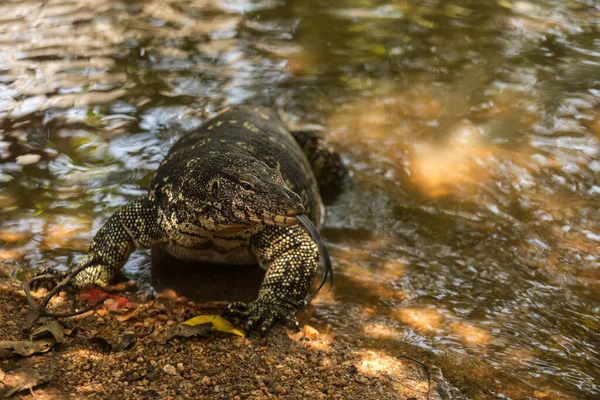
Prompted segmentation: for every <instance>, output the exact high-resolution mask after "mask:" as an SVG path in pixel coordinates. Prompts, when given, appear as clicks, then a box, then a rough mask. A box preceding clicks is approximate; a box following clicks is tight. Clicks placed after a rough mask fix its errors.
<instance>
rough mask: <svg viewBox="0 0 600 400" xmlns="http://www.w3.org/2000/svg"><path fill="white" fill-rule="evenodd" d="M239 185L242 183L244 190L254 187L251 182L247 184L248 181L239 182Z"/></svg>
mask: <svg viewBox="0 0 600 400" xmlns="http://www.w3.org/2000/svg"><path fill="white" fill-rule="evenodd" d="M240 185H242V188H244V190H252V189H254V187H253V186H252V185H251V184H249V183H248V182H240Z"/></svg>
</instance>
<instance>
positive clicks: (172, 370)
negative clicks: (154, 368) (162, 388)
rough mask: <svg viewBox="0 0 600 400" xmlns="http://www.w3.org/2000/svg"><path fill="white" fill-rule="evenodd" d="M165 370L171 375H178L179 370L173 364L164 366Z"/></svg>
mask: <svg viewBox="0 0 600 400" xmlns="http://www.w3.org/2000/svg"><path fill="white" fill-rule="evenodd" d="M163 371H165V372H166V373H167V374H169V375H177V370H176V369H175V367H174V366H172V365H171V364H167V365H165V366H164V367H163Z"/></svg>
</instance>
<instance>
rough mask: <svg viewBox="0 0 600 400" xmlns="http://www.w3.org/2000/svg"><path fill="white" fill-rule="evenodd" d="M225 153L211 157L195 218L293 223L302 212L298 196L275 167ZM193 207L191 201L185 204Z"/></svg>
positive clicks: (224, 222)
mask: <svg viewBox="0 0 600 400" xmlns="http://www.w3.org/2000/svg"><path fill="white" fill-rule="evenodd" d="M224 157H226V156H225V155H221V156H220V157H218V160H214V162H213V164H212V165H213V166H214V165H217V164H221V165H224V166H223V167H222V168H215V169H214V170H213V173H212V174H211V177H210V178H209V179H206V180H205V181H204V182H206V183H205V190H204V196H203V197H204V199H203V201H202V206H201V207H200V208H196V212H195V213H196V214H197V215H198V217H199V218H202V219H207V218H209V219H210V220H212V221H214V223H215V225H222V226H225V225H232V224H233V225H235V224H259V223H264V224H266V225H274V226H290V225H296V224H297V223H298V221H297V220H296V218H295V217H294V216H295V215H298V214H303V213H304V212H305V210H304V206H303V205H302V199H301V198H300V196H298V195H297V194H296V193H294V192H293V191H291V190H290V189H289V188H288V187H287V185H286V183H285V181H284V179H283V177H282V176H281V173H280V172H279V170H277V169H275V168H271V167H269V166H267V164H265V163H264V162H262V161H260V160H257V159H255V158H253V157H240V156H239V155H236V157H231V158H229V159H227V160H226V162H221V161H223V158H224ZM189 205H191V206H192V208H195V207H194V205H193V202H192V203H191V204H188V206H189Z"/></svg>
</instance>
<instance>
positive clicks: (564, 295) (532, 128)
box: [0, 0, 600, 399]
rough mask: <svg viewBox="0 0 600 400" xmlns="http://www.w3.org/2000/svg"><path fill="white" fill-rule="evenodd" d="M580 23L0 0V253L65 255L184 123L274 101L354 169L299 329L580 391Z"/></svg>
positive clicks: (44, 263)
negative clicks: (329, 267) (317, 289)
mask: <svg viewBox="0 0 600 400" xmlns="http://www.w3.org/2000/svg"><path fill="white" fill-rule="evenodd" d="M599 31H600V6H599V5H598V3H597V2H594V1H584V0H577V1H568V2H564V1H550V0H546V1H538V2H526V1H509V0H499V1H497V2H477V1H416V0H414V1H397V2H392V1H389V0H387V1H361V2H351V1H345V2H344V1H337V2H333V1H319V2H317V1H308V0H301V1H295V2H292V1H289V2H285V1H275V0H264V1H256V2H250V1H244V0H235V1H225V0H186V1H180V0H163V1H158V0H148V1H139V2H129V1H114V0H102V1H100V0H86V1H80V0H72V1H67V0H64V1H41V0H39V1H34V0H31V1H21V0H10V1H6V0H5V1H3V2H2V4H0V44H1V46H0V48H1V50H0V129H1V130H2V141H0V159H1V160H2V161H1V164H0V182H2V183H0V208H1V211H0V241H1V245H2V247H1V249H0V260H2V261H3V262H6V263H9V264H14V265H24V266H26V267H29V268H41V267H48V266H57V267H61V268H64V267H66V266H69V265H72V264H73V263H74V262H76V261H77V260H78V259H80V258H81V257H82V255H83V254H84V252H85V249H86V247H87V244H88V243H89V241H90V240H91V238H92V236H93V233H94V232H95V231H96V230H97V229H98V228H99V226H100V225H101V224H102V222H103V221H105V220H106V218H107V217H108V216H109V215H110V214H111V213H112V212H114V211H115V210H116V208H118V207H119V206H121V205H123V204H124V203H126V202H127V201H128V200H130V199H131V198H133V197H135V196H138V195H141V194H143V193H144V192H145V188H146V185H147V184H148V183H149V180H150V179H151V177H152V174H153V171H154V170H155V169H156V167H157V166H158V163H159V162H160V160H161V158H162V157H163V156H164V154H165V153H166V151H167V150H168V148H169V147H170V145H171V144H173V143H174V142H175V140H176V139H177V138H178V137H179V136H180V135H181V134H182V133H183V132H185V131H186V130H189V129H193V128H194V127H197V126H199V125H200V124H201V123H202V122H203V121H204V120H205V119H206V118H207V117H210V116H212V115H214V113H215V112H216V111H217V110H218V109H220V108H221V107H223V106H225V105H229V104H238V103H252V104H263V105H276V106H278V107H280V108H281V111H282V112H283V114H284V115H286V116H287V118H286V119H287V123H288V125H290V126H292V127H313V128H315V127H316V128H319V127H320V128H322V129H323V130H324V132H325V134H326V136H327V137H328V138H329V139H330V140H331V141H332V142H334V143H335V144H336V146H337V147H338V148H339V150H340V152H342V153H343V154H344V158H345V162H346V163H347V165H348V167H349V168H350V170H351V171H352V173H353V179H352V183H351V184H350V186H349V188H348V189H347V190H346V192H345V193H344V194H342V195H341V196H340V198H339V199H338V200H337V201H336V202H335V203H333V204H332V205H331V206H329V207H328V209H327V212H328V216H327V219H326V223H325V226H324V229H323V235H324V237H325V238H326V240H327V241H328V243H329V247H330V250H331V253H332V258H333V261H334V264H335V269H336V282H335V286H334V289H333V290H332V291H331V292H329V293H328V294H322V295H320V296H319V297H317V299H316V300H315V301H314V302H313V306H314V309H313V310H314V315H315V316H316V318H317V321H316V324H317V325H318V326H320V327H326V326H327V325H331V326H332V327H333V328H334V330H335V331H336V333H337V334H338V335H340V336H344V337H347V338H348V339H349V340H352V341H354V342H357V343H360V344H362V345H363V346H365V347H366V348H368V349H370V352H369V353H368V354H369V356H365V363H371V364H372V363H373V362H376V361H377V359H378V357H379V358H381V359H384V358H385V357H389V356H395V355H399V354H406V355H411V356H413V357H415V358H418V359H420V360H422V361H425V362H428V363H432V364H436V365H439V366H441V367H442V368H443V371H444V373H445V375H446V376H447V378H448V379H449V380H450V381H451V382H452V383H453V384H454V385H456V386H458V387H460V388H461V389H463V390H464V391H465V392H466V393H467V394H468V395H469V396H470V397H474V398H513V399H525V398H596V397H600V383H599V382H600V359H599V352H600V346H599V345H598V343H599V340H600V295H599V294H598V293H599V291H598V289H599V288H600V284H599V283H600V281H599V279H600V261H599V259H600V218H599V208H600V146H599V141H600V80H599V78H598V77H599V76H600V39H598V38H599V37H600V35H599ZM149 260H150V257H149V255H148V253H139V254H136V255H135V256H134V257H133V258H132V260H131V261H130V263H129V264H128V265H127V272H128V274H129V275H130V276H132V277H134V278H136V279H140V280H146V281H149V280H150V277H149V271H150V269H149V268H148V264H149ZM369 357H370V358H369Z"/></svg>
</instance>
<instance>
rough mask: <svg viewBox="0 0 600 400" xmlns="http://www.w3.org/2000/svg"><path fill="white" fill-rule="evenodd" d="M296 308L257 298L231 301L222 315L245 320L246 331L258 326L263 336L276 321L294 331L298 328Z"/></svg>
mask: <svg viewBox="0 0 600 400" xmlns="http://www.w3.org/2000/svg"><path fill="white" fill-rule="evenodd" d="M298 308H299V307H294V306H291V305H290V304H285V303H283V304H282V303H277V302H273V301H265V300H261V299H258V300H255V301H253V302H251V303H248V304H246V303H242V302H234V303H231V304H230V305H229V308H228V309H227V311H226V312H225V313H224V314H223V316H224V317H225V318H237V319H241V320H246V321H247V322H246V326H245V330H246V332H250V331H252V330H253V329H257V328H258V330H259V332H260V335H261V336H263V337H264V336H265V335H266V334H267V333H268V332H269V330H270V329H271V328H272V327H273V326H275V325H276V324H277V323H281V324H283V325H286V326H288V327H290V328H292V329H294V330H296V331H298V330H300V327H299V324H298V321H297V320H296V312H297V310H298Z"/></svg>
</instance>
